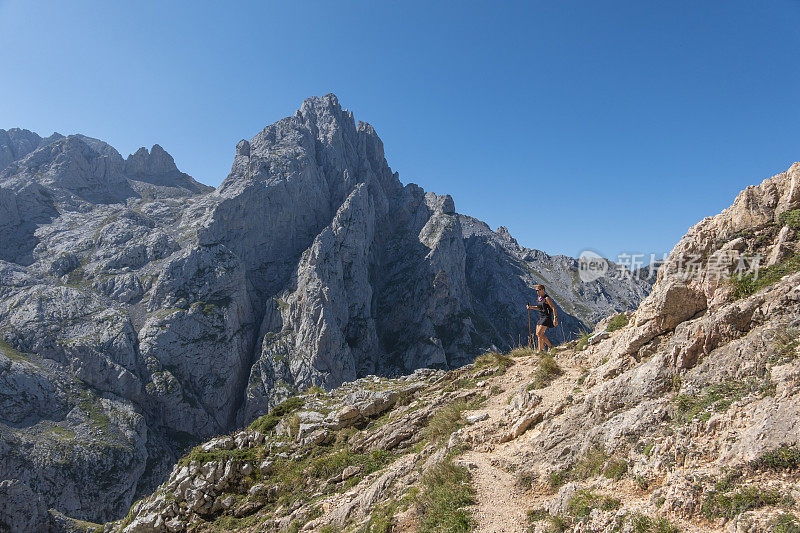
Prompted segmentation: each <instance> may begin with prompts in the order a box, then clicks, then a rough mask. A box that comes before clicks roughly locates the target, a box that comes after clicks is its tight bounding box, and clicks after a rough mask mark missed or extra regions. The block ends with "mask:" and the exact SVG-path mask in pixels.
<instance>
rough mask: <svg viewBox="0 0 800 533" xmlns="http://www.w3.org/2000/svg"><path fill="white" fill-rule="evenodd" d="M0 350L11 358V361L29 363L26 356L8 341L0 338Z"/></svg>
mask: <svg viewBox="0 0 800 533" xmlns="http://www.w3.org/2000/svg"><path fill="white" fill-rule="evenodd" d="M0 351H1V352H3V355H5V356H6V357H8V358H9V359H11V360H12V361H18V362H21V363H29V362H30V361H28V358H27V357H25V355H24V354H23V353H22V352H20V351H19V350H17V349H16V348H14V347H13V346H11V345H10V344H9V343H7V342H6V341H4V340H3V339H0Z"/></svg>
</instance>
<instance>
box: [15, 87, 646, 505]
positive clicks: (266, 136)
mask: <svg viewBox="0 0 800 533" xmlns="http://www.w3.org/2000/svg"><path fill="white" fill-rule="evenodd" d="M0 154H1V155H0V158H2V159H0V168H1V169H2V170H0V243H2V245H1V246H0V340H1V341H2V343H3V344H2V345H1V346H0V348H2V350H1V351H2V352H3V353H4V359H0V361H6V362H5V363H2V364H4V365H5V366H4V367H3V368H4V369H5V370H4V374H3V375H2V376H1V377H0V387H2V388H0V457H2V458H3V465H4V466H3V467H2V468H5V470H0V479H20V480H21V481H23V482H24V483H26V484H27V485H28V486H29V487H30V488H31V489H32V490H33V491H35V492H36V493H38V494H40V495H41V496H42V498H43V501H44V502H45V503H46V505H47V506H48V507H52V508H55V509H56V510H59V511H62V512H64V513H67V514H69V515H70V516H73V517H75V518H81V519H88V520H95V521H97V520H107V519H110V518H118V517H119V516H121V515H123V514H124V512H125V510H127V508H128V506H129V505H130V502H131V501H132V500H133V499H134V498H135V496H137V495H139V494H141V492H142V491H144V490H147V489H149V488H152V487H153V486H155V484H157V483H159V482H161V481H163V476H165V475H166V473H167V472H168V470H169V468H170V467H171V466H172V462H173V461H174V458H175V457H176V456H177V455H178V454H179V453H180V452H181V451H183V450H185V448H186V446H188V445H190V444H193V443H196V442H198V441H199V440H200V439H205V438H208V437H211V436H213V435H215V434H218V433H223V432H228V431H231V430H233V429H236V428H237V427H239V426H241V425H243V424H245V423H248V422H250V421H251V420H253V419H254V418H256V417H257V416H260V415H262V414H264V413H265V412H267V411H268V410H269V408H271V407H272V406H274V405H275V404H276V403H277V402H279V401H281V400H282V399H284V398H285V397H287V396H289V395H292V394H294V393H296V392H297V391H299V390H303V389H305V388H307V387H309V386H311V385H320V386H322V387H325V388H332V387H336V386H338V385H340V384H341V383H343V382H346V381H352V380H354V379H357V378H359V377H362V376H365V375H368V374H378V375H387V376H388V375H392V376H396V375H402V374H407V373H410V372H412V371H414V370H415V369H418V368H422V367H436V368H440V369H447V368H454V367H458V366H461V365H463V364H465V363H468V362H470V361H471V360H472V359H473V358H474V357H475V356H476V355H478V354H480V353H481V352H482V351H484V350H487V349H491V348H501V349H502V348H507V347H510V346H512V345H515V344H516V343H517V341H518V339H519V334H520V333H521V332H523V331H524V330H525V328H526V321H525V315H524V313H525V311H524V308H525V303H527V302H529V301H531V300H532V299H533V298H534V291H533V288H532V287H533V285H534V284H535V283H539V282H542V283H545V284H546V285H547V286H548V288H549V291H550V294H551V295H552V296H553V297H554V299H555V300H556V302H557V304H558V305H559V306H560V307H561V311H560V313H559V318H560V320H561V326H560V327H559V328H558V329H557V330H556V331H554V332H553V334H552V335H551V338H552V339H553V340H554V341H559V340H562V339H565V338H568V337H569V336H571V335H574V334H575V333H577V332H578V331H580V330H581V329H584V328H590V327H591V324H592V323H593V322H594V321H595V320H597V319H598V318H599V317H600V316H601V315H602V314H603V313H606V312H608V311H609V310H623V309H627V308H629V307H633V306H635V305H636V304H637V303H638V299H641V298H642V297H643V296H644V294H645V293H646V292H647V289H648V285H647V283H644V282H632V283H627V282H626V283H620V282H613V281H598V282H593V283H594V285H592V284H588V285H586V286H583V285H580V283H578V282H577V281H575V280H576V278H577V274H576V272H577V264H576V263H575V261H574V260H572V259H570V258H562V257H550V256H547V255H546V254H544V253H543V252H538V251H536V250H527V249H524V248H521V247H519V246H518V245H517V244H516V242H515V241H514V240H513V239H512V238H511V236H510V235H508V233H507V232H505V231H500V230H499V231H498V232H493V231H491V230H490V229H489V228H488V227H487V226H485V224H483V223H481V222H479V221H477V220H475V219H471V218H469V217H465V216H463V215H459V214H458V213H457V212H456V210H455V205H454V204H453V200H452V198H451V197H449V196H441V195H436V194H433V193H426V192H425V191H423V190H422V189H421V188H420V187H418V186H416V185H414V184H408V185H403V184H402V183H401V182H400V180H399V177H398V175H397V173H395V172H393V171H392V170H391V168H390V167H389V166H388V164H387V162H386V159H385V157H384V151H383V144H382V142H381V140H380V138H379V137H378V136H377V134H376V133H375V130H374V129H373V128H372V127H371V126H370V125H369V124H365V123H363V122H358V123H356V122H355V120H354V118H353V115H352V113H350V112H349V111H347V110H343V109H342V107H341V106H340V105H339V102H338V100H337V99H336V97H335V96H334V95H327V96H324V97H321V98H310V99H308V100H306V101H305V102H304V103H303V105H302V107H301V108H300V109H299V110H298V111H297V113H295V115H294V116H291V117H287V118H285V119H283V120H281V121H279V122H277V123H275V124H272V125H270V126H268V127H266V128H265V129H264V130H263V131H261V132H260V133H258V134H257V135H256V136H255V137H253V138H252V139H250V140H249V141H247V140H243V141H241V142H239V143H238V144H237V146H236V151H235V156H234V161H233V165H232V168H231V172H230V174H229V176H228V177H227V178H226V179H225V180H224V181H223V183H222V184H221V185H220V187H219V188H218V189H216V190H211V189H210V188H208V187H206V186H204V185H201V184H199V183H197V182H195V181H194V180H193V179H192V178H191V177H189V176H188V175H186V174H184V173H182V172H180V170H178V168H177V167H176V165H175V162H174V160H173V159H172V157H171V156H170V155H169V154H167V153H166V152H165V151H164V150H163V149H162V148H161V147H160V146H158V145H155V146H154V147H153V148H152V149H151V150H150V151H149V152H148V151H147V150H145V149H140V150H138V151H137V152H136V153H134V154H132V155H130V156H129V157H128V158H127V159H123V158H122V156H121V155H120V154H119V153H118V152H117V151H116V150H115V149H114V148H112V147H111V146H109V145H108V144H106V143H104V142H102V141H99V140H97V139H91V138H89V137H85V136H82V135H70V136H68V137H62V136H60V135H53V136H52V137H49V138H47V139H42V138H40V137H39V136H38V135H36V134H33V133H31V132H24V131H22V130H9V131H8V132H1V133H0ZM582 291H583V292H582ZM586 294H592V295H593V296H592V297H591V298H589V303H586V304H585V305H586V307H585V308H584V307H582V306H581V305H583V304H581V305H579V304H578V300H581V299H585V298H584V296H585V295H586ZM92 406H94V407H92ZM304 438H306V439H312V440H313V441H316V439H325V438H327V436H326V434H324V433H315V434H311V433H309V434H304ZM17 450H25V453H22V452H19V451H17ZM65 450H68V453H67V452H65ZM65 453H67V455H65ZM66 456H69V457H74V459H70V462H68V461H67V460H66V459H65V457H66ZM33 465H36V466H33ZM15 476H16V477H15Z"/></svg>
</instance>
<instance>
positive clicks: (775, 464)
mask: <svg viewBox="0 0 800 533" xmlns="http://www.w3.org/2000/svg"><path fill="white" fill-rule="evenodd" d="M750 465H751V466H752V467H753V468H756V469H758V470H775V471H781V470H794V469H796V468H797V467H798V466H800V450H798V449H797V446H781V447H779V448H777V449H775V450H772V451H769V452H765V453H763V454H761V455H760V456H759V457H757V458H756V459H755V460H753V461H752V462H751V463H750Z"/></svg>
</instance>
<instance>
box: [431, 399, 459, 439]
mask: <svg viewBox="0 0 800 533" xmlns="http://www.w3.org/2000/svg"><path fill="white" fill-rule="evenodd" d="M469 408H470V404H469V403H467V402H465V401H457V402H453V403H449V404H447V405H444V406H442V407H440V408H439V409H438V410H437V411H436V412H435V413H434V414H433V416H432V417H431V419H430V421H429V422H428V425H427V427H425V430H424V434H425V435H424V438H425V440H429V441H430V442H434V443H435V442H439V441H442V440H443V439H445V438H446V437H449V436H450V434H451V433H453V431H455V430H456V429H458V428H459V427H461V426H463V425H464V421H463V420H462V418H461V414H462V413H463V412H464V411H466V410H467V409H469Z"/></svg>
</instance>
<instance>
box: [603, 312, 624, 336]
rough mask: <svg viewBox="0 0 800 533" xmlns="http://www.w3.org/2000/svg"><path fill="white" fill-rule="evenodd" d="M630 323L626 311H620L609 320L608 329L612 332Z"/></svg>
mask: <svg viewBox="0 0 800 533" xmlns="http://www.w3.org/2000/svg"><path fill="white" fill-rule="evenodd" d="M627 325H628V315H626V314H625V313H620V314H618V315H617V316H615V317H614V318H612V319H611V320H609V322H608V325H607V326H606V331H608V332H609V333H611V332H612V331H617V330H618V329H622V328H624V327H625V326H627Z"/></svg>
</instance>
